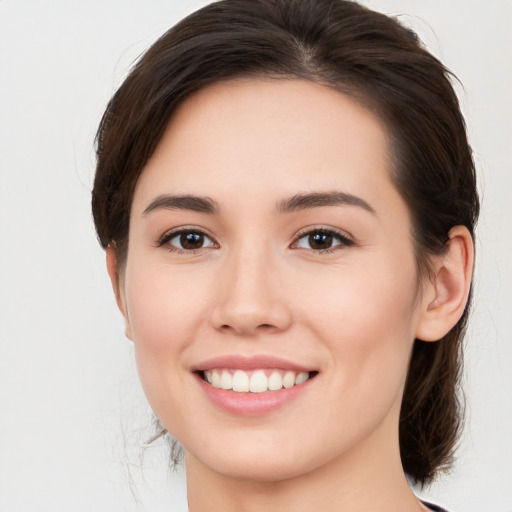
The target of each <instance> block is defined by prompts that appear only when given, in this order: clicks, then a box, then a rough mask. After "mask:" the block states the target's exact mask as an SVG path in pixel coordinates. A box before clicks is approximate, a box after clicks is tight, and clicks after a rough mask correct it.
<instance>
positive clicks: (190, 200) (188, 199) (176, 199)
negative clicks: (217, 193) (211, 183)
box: [142, 194, 219, 215]
mask: <svg viewBox="0 0 512 512" xmlns="http://www.w3.org/2000/svg"><path fill="white" fill-rule="evenodd" d="M159 209H164V210H191V211H194V212H200V213H210V214H216V213H218V212H219V205H218V204H217V202H215V201H214V200H213V199H210V198H209V197H201V196H192V195H182V196H173V195H169V194H163V195H161V196H158V197H156V198H155V199H153V201H151V203H150V204H149V206H148V207H147V208H146V209H145V210H144V212H143V213H142V215H147V214H148V213H151V212H152V211H154V210H159Z"/></svg>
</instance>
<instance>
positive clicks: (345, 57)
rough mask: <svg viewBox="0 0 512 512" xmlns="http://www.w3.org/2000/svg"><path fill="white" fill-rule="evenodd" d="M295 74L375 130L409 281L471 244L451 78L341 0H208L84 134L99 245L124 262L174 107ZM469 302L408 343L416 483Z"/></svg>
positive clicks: (413, 41) (447, 410)
mask: <svg viewBox="0 0 512 512" xmlns="http://www.w3.org/2000/svg"><path fill="white" fill-rule="evenodd" d="M241 76H244V77H251V76H254V77H270V78H282V79H290V78H298V79H305V80H310V81H314V82H317V83H320V84H323V85H325V86H327V87H331V88H334V89H336V90H339V91H341V92H343V93H345V94H348V95H350V96H351V97H353V98H354V99H356V101H358V102H359V103H361V104H363V105H364V106H365V107H366V108H368V109H369V110H370V111H372V112H373V113H374V114H375V115H376V116H378V117H379V118H380V119H381V120H382V121H383V122H384V125H385V126H386V128H387V130H388V137H389V140H390V149H391V155H392V170H391V178H392V180H393V182H394V184H395V186H396V187H397V190H398V191H399V192H400V194H401V195H402V197H403V198H404V200H405V201H406V203H407V205H408V208H409V211H410V214H411V217H412V221H413V230H414V233H413V235H414V240H415V250H416V260H417V264H418V270H419V275H420V276H424V275H428V271H429V256H430V255H433V254H439V253H441V252H442V251H443V250H444V249H445V247H446V242H447V241H448V232H449V230H450V229H451V228H452V227H454V226H456V225H463V226H466V227H467V228H468V230H469V231H470V233H471V234H472V236H474V227H475V223H476V220H477V217H478V211H479V202H478V195H477V191H476V179H475V170H474V164H473V160H472V156H471V150H470V147H469V145H468V141H467V135H466V130H465V125H464V120H463V118H462V115H461V112H460V109H459V105H458V101H457V97H456V95H455V92H454V90H453V88H452V86H451V83H450V79H449V78H450V73H449V71H447V69H446V68H445V67H444V66H443V65H442V64H441V63H440V62H439V61H438V60H437V59H436V58H435V57H433V56H432V55H431V54H430V53H428V52H427V51H426V50H425V49H424V48H423V47H422V45H421V43H420V42H419V41H418V38H417V36H416V34H414V32H412V31H411V30H409V29H407V28H405V27H403V26H402V25H401V24H400V23H398V22H397V21H396V20H394V19H392V18H389V17H387V16H385V15H383V14H380V13H377V12H373V11H371V10H369V9H367V8H365V7H363V6H361V5H358V4H357V3H355V2H352V1H346V0H221V1H218V2H215V3H213V4H210V5H208V6H206V7H204V8H202V9H200V10H198V11H196V12H195V13H193V14H191V15H190V16H188V17H187V18H185V19H184V20H182V21H181V22H180V23H178V24H177V25H176V26H175V27H173V28H172V29H171V30H169V31H168V32H167V33H165V34H164V35H163V36H162V37H161V38H160V39H159V40H158V41H157V42H156V43H155V44H154V45H153V46H152V47H151V48H150V49H149V50H148V51H147V52H146V53H145V54H144V55H143V56H142V58H141V59H140V60H139V62H138V63H137V64H136V65H135V67H134V68H133V70H132V71H131V73H130V74H129V76H128V77H127V79H126V80H125V82H124V83H123V84H122V85H121V87H120V88H119V89H118V91H117V92H116V93H115V95H114V96H113V98H112V99H111V101H110V103H109V104H108V107H107V110H106V112H105V114H104V116H103V119H102V121H101V124H100V127H99V130H98V134H97V139H96V141H97V170H96V178H95V182H94V190H93V195H92V207H93V215H94V220H95V223H96V229H97V232H98V237H99V240H100V243H101V245H102V246H103V247H106V246H107V245H109V244H112V245H113V246H115V247H116V249H117V251H118V259H119V261H120V262H121V265H122V264H123V262H124V260H125V258H126V254H127V249H128V228H129V216H130V208H131V202H132V197H133V192H134V189H135V186H136V183H137V180H138V178H139V176H140V174H141V172H142V170H143V168H144V165H145V164H146V162H147V160H148V159H149V157H150V156H151V155H152V153H153V151H154V150H155V148H156V146H157V144H158V143H159V141H160V138H161V137H162V134H163V132H164V130H165V128H166V126H167V124H168V123H169V119H170V117H171V116H172V114H173V112H174V110H175V109H176V107H177V106H178V105H179V104H180V103H181V102H183V101H184V100H185V99H186V98H187V97H189V96H190V95H191V94H192V93H194V92H195V91H197V90H199V89H201V88H204V87H206V86H208V85H210V84H212V83H215V82H219V81H224V80H229V79H232V78H236V77H241ZM468 309H469V301H468V305H467V306H466V309H465V311H464V314H463V316H462V318H461V319H460V321H459V322H458V323H457V325H456V326H455V327H454V328H453V329H452V330H451V331H450V332H449V333H448V334H447V335H446V336H444V338H443V339H442V340H439V341H438V342H436V343H425V342H422V341H421V340H416V341H415V345H414V349H413V354H412V359H411V363H410V368H409V375H408V378H407V383H406V387H405V392H404V397H403V403H402V410H401V415H400V432H399V435H400V453H401V458H402V463H403V467H404V470H405V472H406V473H408V474H409V475H410V477H411V478H412V479H413V480H414V481H416V482H419V483H421V484H425V483H427V482H428V481H430V480H431V479H432V478H433V477H434V476H435V474H436V472H437V471H438V470H440V469H442V468H444V467H447V466H448V465H449V463H450V461H451V456H452V452H453V448H454V445H455V443H456V440H457V438H458V433H459V429H460V424H461V417H462V408H461V404H460V400H459V398H458V397H459V396H460V395H459V394H458V381H459V377H460V368H461V356H462V354H461V350H462V338H463V334H464V331H465V326H466V322H467V316H468Z"/></svg>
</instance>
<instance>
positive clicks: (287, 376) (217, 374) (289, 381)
mask: <svg viewBox="0 0 512 512" xmlns="http://www.w3.org/2000/svg"><path fill="white" fill-rule="evenodd" d="M197 374H198V375H199V376H200V377H201V379H202V380H203V381H204V382H206V383H208V384H210V385H211V386H212V387H213V388H216V389H223V390H226V391H232V392H235V393H266V392H275V391H279V390H282V389H291V388H294V387H296V386H300V385H301V384H304V383H306V382H307V381H308V380H310V379H313V378H314V377H315V376H316V375H317V374H318V372H317V371H298V370H281V369H276V368H255V369H251V370H244V369H241V368H238V369H235V368H213V369H209V370H199V371H197Z"/></svg>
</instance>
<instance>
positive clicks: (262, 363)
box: [191, 354, 314, 372]
mask: <svg viewBox="0 0 512 512" xmlns="http://www.w3.org/2000/svg"><path fill="white" fill-rule="evenodd" d="M215 368H226V369H233V370H257V369H264V368H276V369H281V370H292V371H297V372H310V371H314V368H308V367H306V366H304V365H302V364H298V363H295V362H293V361H288V360H286V359H282V358H280V357H276V356H269V355H252V356H247V355H241V354H230V355H224V356H217V357H213V358H211V359H207V360H205V361H201V362H200V363H198V364H195V365H193V366H192V367H191V370H192V371H194V372H199V371H206V370H213V369H215Z"/></svg>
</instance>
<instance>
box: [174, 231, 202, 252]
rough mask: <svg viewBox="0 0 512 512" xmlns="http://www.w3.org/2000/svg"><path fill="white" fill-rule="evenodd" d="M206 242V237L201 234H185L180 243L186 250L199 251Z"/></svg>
mask: <svg viewBox="0 0 512 512" xmlns="http://www.w3.org/2000/svg"><path fill="white" fill-rule="evenodd" d="M203 242H204V236H203V235H201V234H200V233H185V234H183V235H181V236H180V243H181V246H182V247H183V248H184V249H199V248H201V247H202V245H203Z"/></svg>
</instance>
